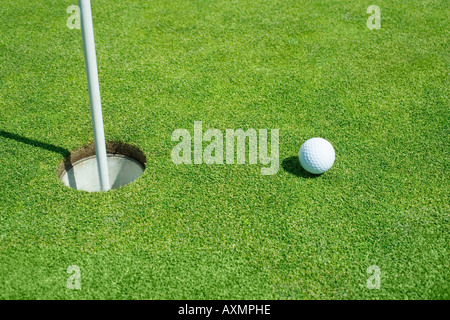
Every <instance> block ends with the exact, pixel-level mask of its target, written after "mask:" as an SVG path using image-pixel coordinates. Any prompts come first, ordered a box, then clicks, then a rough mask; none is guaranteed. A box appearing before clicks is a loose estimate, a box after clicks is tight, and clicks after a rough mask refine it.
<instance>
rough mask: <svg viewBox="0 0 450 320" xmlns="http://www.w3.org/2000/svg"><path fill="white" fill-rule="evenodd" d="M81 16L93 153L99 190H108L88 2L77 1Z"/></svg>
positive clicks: (92, 28)
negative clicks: (93, 142) (93, 143)
mask: <svg viewBox="0 0 450 320" xmlns="http://www.w3.org/2000/svg"><path fill="white" fill-rule="evenodd" d="M78 4H79V6H80V15H81V33H82V35H83V47H84V60H85V62H86V73H87V80H88V87H89V98H90V101H91V115H92V126H93V128H94V141H95V153H96V158H97V168H98V177H99V181H100V189H101V190H102V191H107V190H109V189H110V183H109V173H108V160H107V156H106V143H105V132H104V130H103V117H102V103H101V100H100V87H99V83H98V73H97V58H96V56H95V42H94V27H93V25H92V12H91V2H90V0H78Z"/></svg>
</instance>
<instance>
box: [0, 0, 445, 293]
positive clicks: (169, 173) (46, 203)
mask: <svg viewBox="0 0 450 320" xmlns="http://www.w3.org/2000/svg"><path fill="white" fill-rule="evenodd" d="M92 2H93V4H92V8H93V14H94V27H95V36H96V45H97V55H98V64H99V76H100V85H101V92H102V100H103V112H104V123H105V130H106V136H107V139H108V140H114V141H124V142H127V143H131V144H133V145H136V146H138V147H139V148H140V149H141V150H142V151H144V152H145V154H146V155H147V159H148V162H147V169H146V171H145V173H144V175H143V176H142V177H141V178H140V179H138V180H137V181H136V182H135V183H133V184H130V185H128V186H126V187H123V188H121V189H117V190H113V191H110V192H107V193H85V192H77V191H74V190H71V189H69V188H66V187H65V186H63V185H62V183H61V182H60V181H59V180H58V178H57V176H56V168H57V166H58V164H59V163H60V161H61V160H62V159H63V157H64V155H65V154H66V151H68V150H73V149H76V148H78V147H80V146H82V145H85V144H87V143H89V142H92V129H91V119H90V111H89V101H88V94H87V85H86V75H85V72H84V60H83V50H82V42H81V34H80V32H79V30H69V29H68V28H67V27H66V20H67V18H68V16H69V15H68V14H67V13H66V8H67V7H68V6H69V5H71V4H76V1H45V2H43V1H36V0H33V1H14V2H8V3H6V2H5V1H2V0H0V4H2V5H1V6H0V26H1V27H0V108H1V109H0V110H1V112H0V130H1V131H0V150H1V151H0V155H1V156H0V177H1V185H0V199H1V200H0V203H1V205H0V240H1V241H0V255H1V264H0V297H1V298H3V299H10V298H28V299H41V298H49V299H216V298H222V299H244V298H248V299H322V298H327V299H445V298H447V299H448V298H449V292H450V290H449V285H448V283H449V274H448V269H449V254H448V243H449V199H448V194H449V187H448V186H449V179H448V165H449V161H448V159H449V153H448V150H449V136H448V133H449V108H448V106H449V98H448V88H449V84H450V83H449V62H450V61H449V55H448V52H449V46H448V38H449V31H448V30H449V22H448V19H447V17H446V16H445V12H446V11H447V10H448V7H447V4H446V2H445V1H376V3H374V2H369V1H362V2H357V3H355V2H354V1H331V0H328V1H290V0H285V1H263V0H257V1H212V0H209V1H208V0H190V1H166V0H157V1H143V0H134V1H114V2H111V1H105V0H98V1H97V0H95V1H92ZM371 4H377V5H379V6H380V7H381V10H382V28H381V29H380V30H369V29H368V28H367V27H366V20H367V17H368V16H369V15H368V14H367V13H366V9H367V7H368V6H369V5H371ZM195 120H199V121H202V123H203V130H207V129H209V128H218V129H220V130H225V129H228V128H244V129H247V128H255V129H259V128H263V129H280V163H281V164H282V165H281V166H280V170H279V172H278V173H277V174H276V175H274V176H261V175H260V173H259V172H260V171H259V170H260V168H261V165H180V166H176V165H174V164H173V163H172V161H171V158H170V153H171V150H172V148H173V146H174V145H175V143H174V142H172V141H171V139H170V135H171V133H172V132H173V131H174V130H175V129H178V128H186V129H188V130H190V131H191V133H192V132H193V123H194V121H195ZM314 136H321V137H323V138H326V139H328V140H329V141H330V142H331V143H332V144H333V145H334V147H335V149H336V152H337V158H336V163H335V165H334V167H333V168H332V170H330V171H329V172H327V173H326V174H324V175H322V176H320V177H317V178H311V177H310V176H308V175H306V174H305V173H304V171H302V170H301V168H299V167H298V164H297V163H296V162H295V159H294V158H293V157H295V156H296V154H297V152H298V149H299V148H300V145H301V143H302V142H304V141H305V140H306V139H308V138H311V137H314ZM69 265H78V266H80V268H81V279H82V289H81V290H79V291H77V290H68V289H67V288H66V280H67V278H68V276H69V275H68V274H67V273H66V270H67V267H68V266H69ZM370 265H377V266H379V267H380V269H381V272H382V277H381V289H380V290H368V289H367V288H366V280H367V278H368V277H369V275H368V274H367V273H366V269H367V268H368V267H369V266H370Z"/></svg>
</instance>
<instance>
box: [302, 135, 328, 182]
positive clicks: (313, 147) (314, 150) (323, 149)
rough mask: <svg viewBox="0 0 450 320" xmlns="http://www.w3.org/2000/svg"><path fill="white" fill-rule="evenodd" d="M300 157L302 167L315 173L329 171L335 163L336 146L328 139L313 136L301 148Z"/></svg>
mask: <svg viewBox="0 0 450 320" xmlns="http://www.w3.org/2000/svg"><path fill="white" fill-rule="evenodd" d="M298 159H299V160H300V164H301V165H302V167H303V168H304V169H305V170H306V171H308V172H310V173H314V174H321V173H324V172H326V171H328V170H329V169H330V168H331V166H332V165H333V163H334V159H335V153H334V148H333V146H332V145H331V143H329V142H328V141H327V140H325V139H322V138H311V139H309V140H307V141H306V142H305V143H304V144H303V145H302V146H301V148H300V151H299V153H298Z"/></svg>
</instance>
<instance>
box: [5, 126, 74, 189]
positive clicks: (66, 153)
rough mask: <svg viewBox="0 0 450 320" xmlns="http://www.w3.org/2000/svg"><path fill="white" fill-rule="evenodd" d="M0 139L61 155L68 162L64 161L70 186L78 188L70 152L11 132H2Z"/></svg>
mask: <svg viewBox="0 0 450 320" xmlns="http://www.w3.org/2000/svg"><path fill="white" fill-rule="evenodd" d="M0 137H3V138H7V139H10V140H15V141H18V142H21V143H24V144H27V145H29V146H32V147H38V148H41V149H44V150H47V151H51V152H55V153H59V154H60V155H62V156H63V157H64V158H65V159H66V160H65V161H64V168H65V169H66V172H67V174H68V176H67V178H68V180H69V185H70V186H71V187H72V188H76V181H75V175H74V172H73V170H69V169H70V168H72V163H71V162H70V158H69V156H70V151H69V150H67V149H64V148H61V147H58V146H55V145H53V144H50V143H45V142H41V141H37V140H34V139H30V138H26V137H23V136H21V135H18V134H15V133H11V132H7V131H4V130H0Z"/></svg>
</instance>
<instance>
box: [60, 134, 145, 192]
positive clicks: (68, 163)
mask: <svg viewBox="0 0 450 320" xmlns="http://www.w3.org/2000/svg"><path fill="white" fill-rule="evenodd" d="M106 153H107V159H108V169H109V180H110V184H111V189H117V188H120V187H122V186H124V185H127V184H129V183H131V182H133V181H135V180H136V179H137V178H139V177H140V176H141V175H142V173H143V172H144V170H145V163H146V158H145V155H144V153H143V152H142V151H140V150H139V149H138V148H136V147H133V146H131V145H128V144H126V143H119V142H106ZM58 177H59V179H61V181H62V182H63V183H64V184H65V185H66V186H68V187H70V188H72V189H75V190H83V191H88V192H97V191H101V189H100V183H99V178H98V171H97V159H96V156H95V146H94V144H93V143H92V144H90V145H88V146H85V147H81V148H79V149H77V150H75V151H73V152H71V154H70V156H69V157H67V158H66V159H64V160H63V161H62V163H61V164H60V165H59V168H58Z"/></svg>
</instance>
